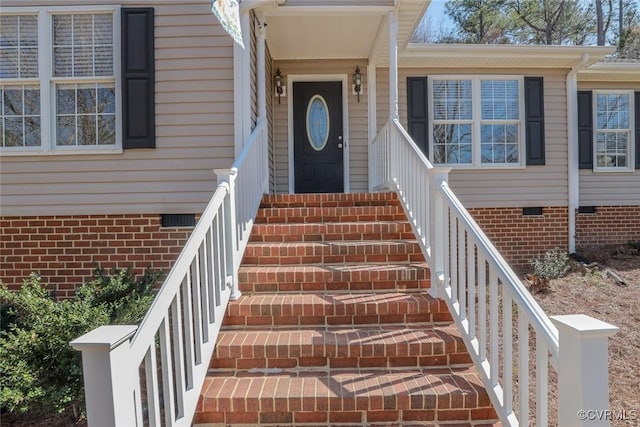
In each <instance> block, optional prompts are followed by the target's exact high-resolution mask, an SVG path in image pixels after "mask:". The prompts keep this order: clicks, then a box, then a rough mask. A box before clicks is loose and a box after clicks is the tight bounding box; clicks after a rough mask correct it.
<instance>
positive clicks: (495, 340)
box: [489, 265, 500, 386]
mask: <svg viewBox="0 0 640 427" xmlns="http://www.w3.org/2000/svg"><path fill="white" fill-rule="evenodd" d="M499 320H500V319H499V313H498V276H497V274H496V270H495V267H494V266H492V265H490V267H489V340H490V342H491V348H490V350H489V363H490V365H491V375H490V377H491V378H490V380H491V385H493V386H495V385H497V384H498V380H499V378H498V347H499V343H500V339H499V337H498V323H499Z"/></svg>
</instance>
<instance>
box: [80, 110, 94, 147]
mask: <svg viewBox="0 0 640 427" xmlns="http://www.w3.org/2000/svg"><path fill="white" fill-rule="evenodd" d="M96 142H97V138H96V116H94V115H91V116H78V144H79V145H95V144H96Z"/></svg>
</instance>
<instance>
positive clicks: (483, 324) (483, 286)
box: [478, 252, 488, 360]
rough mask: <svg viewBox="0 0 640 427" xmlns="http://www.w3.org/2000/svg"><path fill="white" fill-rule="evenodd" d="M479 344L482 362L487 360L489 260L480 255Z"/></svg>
mask: <svg viewBox="0 0 640 427" xmlns="http://www.w3.org/2000/svg"><path fill="white" fill-rule="evenodd" d="M478 323H479V325H478V326H479V333H478V342H479V344H480V346H479V347H480V354H479V356H480V360H485V359H486V358H487V345H488V343H487V260H486V258H485V257H484V254H483V253H481V252H479V253H478Z"/></svg>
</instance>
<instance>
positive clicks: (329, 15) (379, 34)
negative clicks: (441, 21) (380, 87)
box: [242, 0, 429, 60]
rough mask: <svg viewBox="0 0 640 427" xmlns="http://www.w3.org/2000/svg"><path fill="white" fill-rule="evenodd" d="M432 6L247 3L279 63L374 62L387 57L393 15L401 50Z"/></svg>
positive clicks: (341, 0) (348, 0) (372, 0)
mask: <svg viewBox="0 0 640 427" xmlns="http://www.w3.org/2000/svg"><path fill="white" fill-rule="evenodd" d="M428 4H429V0H245V1H243V2H242V7H243V8H244V9H247V8H255V9H256V10H257V11H259V12H260V13H262V14H263V15H264V17H265V21H266V23H267V29H266V30H267V31H266V33H267V43H268V46H269V52H270V53H271V56H272V57H273V59H275V60H303V59H346V58H349V59H360V58H362V59H372V58H377V57H380V56H383V55H384V53H385V52H388V36H387V34H388V30H387V28H388V23H387V20H388V19H387V17H388V14H389V12H393V11H396V12H397V13H398V21H399V34H398V41H399V45H400V46H404V45H406V44H407V43H408V41H409V39H410V37H411V36H412V35H413V32H414V30H415V27H416V26H417V24H418V23H419V21H420V19H421V17H422V15H423V13H424V10H425V9H426V7H427V5H428Z"/></svg>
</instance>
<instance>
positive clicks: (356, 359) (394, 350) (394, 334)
mask: <svg viewBox="0 0 640 427" xmlns="http://www.w3.org/2000/svg"><path fill="white" fill-rule="evenodd" d="M469 363H471V359H470V357H469V355H468V353H467V351H466V348H465V345H464V342H463V341H462V337H461V336H460V334H459V332H458V329H457V328H456V327H455V326H452V325H446V326H433V325H414V326H412V327H407V326H405V325H402V326H368V327H361V328H357V329H354V328H352V327H348V328H345V327H327V328H312V329H301V328H296V329H283V328H270V329H263V330H245V331H234V330H223V331H221V332H220V334H219V335H218V341H217V343H216V348H215V351H214V356H213V358H212V360H211V365H210V367H211V368H216V369H245V370H248V369H254V368H285V369H291V368H309V367H314V368H317V367H332V368H348V367H350V368H357V367H361V368H365V367H400V366H446V365H460V364H469Z"/></svg>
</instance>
